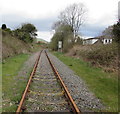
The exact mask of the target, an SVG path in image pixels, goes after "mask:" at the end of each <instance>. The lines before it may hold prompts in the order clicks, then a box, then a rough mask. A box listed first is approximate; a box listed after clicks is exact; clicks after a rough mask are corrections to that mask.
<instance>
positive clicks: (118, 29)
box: [113, 22, 120, 43]
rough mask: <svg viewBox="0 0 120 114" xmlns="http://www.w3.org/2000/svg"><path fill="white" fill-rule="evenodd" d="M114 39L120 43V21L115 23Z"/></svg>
mask: <svg viewBox="0 0 120 114" xmlns="http://www.w3.org/2000/svg"><path fill="white" fill-rule="evenodd" d="M113 36H114V41H115V42H118V43H120V23H119V22H118V23H117V24H114V25H113Z"/></svg>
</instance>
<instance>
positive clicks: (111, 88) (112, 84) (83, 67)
mask: <svg viewBox="0 0 120 114" xmlns="http://www.w3.org/2000/svg"><path fill="white" fill-rule="evenodd" d="M53 54H54V55H55V56H56V57H58V58H59V59H60V60H61V61H63V62H64V63H65V64H66V65H68V66H69V67H70V68H71V69H72V70H73V71H74V72H75V73H76V74H77V75H78V76H80V77H81V78H82V79H83V80H84V81H85V82H86V83H87V85H88V87H89V89H90V90H91V91H92V92H93V93H94V94H95V95H96V97H97V98H99V99H101V101H102V102H103V104H104V105H105V106H106V110H105V111H109V112H118V78H117V76H116V75H115V74H112V73H105V72H104V71H103V70H102V69H100V68H95V67H93V66H91V65H90V64H89V63H87V62H85V61H83V60H81V59H77V58H72V57H68V56H65V55H63V54H61V53H58V52H54V53H53Z"/></svg>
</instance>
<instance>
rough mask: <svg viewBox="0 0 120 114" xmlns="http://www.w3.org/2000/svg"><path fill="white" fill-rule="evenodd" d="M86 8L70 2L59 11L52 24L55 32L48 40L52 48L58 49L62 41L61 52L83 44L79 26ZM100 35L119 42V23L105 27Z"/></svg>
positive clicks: (84, 15) (83, 18) (82, 21)
mask: <svg viewBox="0 0 120 114" xmlns="http://www.w3.org/2000/svg"><path fill="white" fill-rule="evenodd" d="M86 13H87V8H86V7H85V6H84V4H82V3H79V4H72V5H70V6H68V7H67V8H65V10H63V11H62V12H60V14H59V16H58V21H57V22H55V23H54V24H53V26H52V29H54V30H55V33H54V35H53V37H52V39H51V42H50V48H51V49H52V50H55V51H57V50H58V42H59V41H62V43H63V45H62V49H63V52H67V51H68V50H69V49H70V48H72V47H73V45H75V44H79V45H80V44H83V40H82V38H81V36H80V33H79V31H80V27H81V26H82V24H83V23H84V21H85V17H86ZM102 35H103V36H104V37H107V38H112V39H113V42H117V43H119V42H120V23H119V22H118V23H117V24H114V25H112V26H109V27H108V28H106V29H105V30H104V31H103V32H102Z"/></svg>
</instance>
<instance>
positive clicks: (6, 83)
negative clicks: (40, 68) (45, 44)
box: [2, 54, 29, 112]
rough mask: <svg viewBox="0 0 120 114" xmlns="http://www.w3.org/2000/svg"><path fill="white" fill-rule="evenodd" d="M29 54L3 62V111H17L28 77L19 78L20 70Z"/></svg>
mask: <svg viewBox="0 0 120 114" xmlns="http://www.w3.org/2000/svg"><path fill="white" fill-rule="evenodd" d="M28 57H29V55H28V54H20V55H17V56H14V57H10V58H8V59H6V60H5V62H3V63H2V93H3V95H2V98H3V103H2V111H3V112H15V111H16V108H17V106H18V103H19V100H20V98H21V95H22V92H23V91H24V88H25V86H26V83H27V79H24V80H22V79H21V78H19V77H18V76H17V75H18V71H19V70H20V68H21V67H22V66H23V63H24V62H25V61H26V60H27V59H28Z"/></svg>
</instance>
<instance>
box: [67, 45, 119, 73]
mask: <svg viewBox="0 0 120 114" xmlns="http://www.w3.org/2000/svg"><path fill="white" fill-rule="evenodd" d="M67 55H69V56H74V57H77V58H82V59H84V60H85V61H88V62H90V63H91V64H92V65H93V66H97V67H101V68H103V69H104V71H106V72H117V71H118V62H120V61H119V60H118V45H117V44H114V43H113V44H109V45H86V46H79V45H76V46H74V47H73V48H72V49H71V50H69V52H68V53H67Z"/></svg>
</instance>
